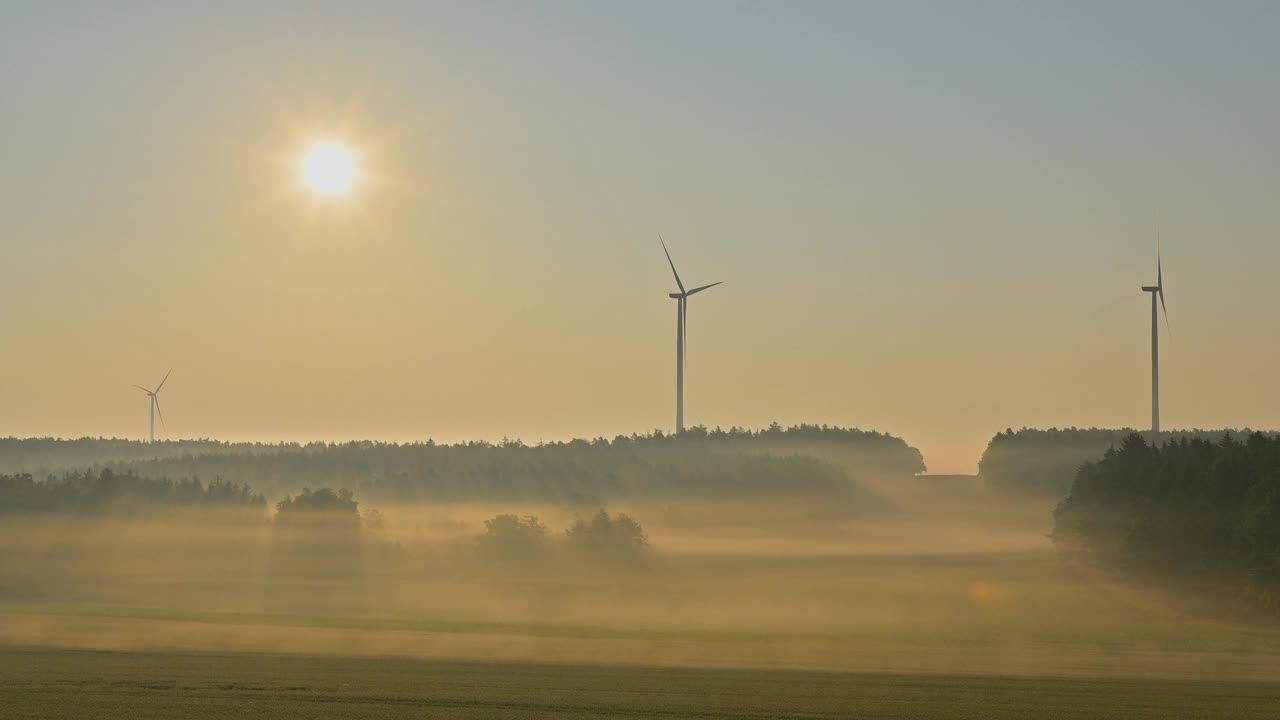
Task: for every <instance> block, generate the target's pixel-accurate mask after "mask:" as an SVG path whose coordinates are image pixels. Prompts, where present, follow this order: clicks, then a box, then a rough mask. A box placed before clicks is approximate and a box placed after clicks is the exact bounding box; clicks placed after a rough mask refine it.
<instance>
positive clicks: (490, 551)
mask: <svg viewBox="0 0 1280 720" xmlns="http://www.w3.org/2000/svg"><path fill="white" fill-rule="evenodd" d="M484 525H485V530H484V534H482V535H481V536H480V537H479V538H478V546H477V547H478V549H479V551H480V557H481V559H483V560H485V561H487V562H490V563H495V564H496V565H497V566H498V567H510V568H517V569H524V570H534V571H545V570H546V569H547V567H548V565H550V564H551V563H554V562H557V561H558V562H560V563H561V564H562V566H563V565H565V564H571V565H574V566H578V567H582V568H584V569H592V570H598V569H628V568H633V567H635V565H636V564H637V563H638V562H639V561H641V560H643V559H644V558H645V557H646V556H647V552H648V549H649V539H648V537H647V536H646V535H645V532H644V528H642V527H641V526H640V523H639V522H636V520H635V519H633V518H632V517H630V516H629V515H626V514H623V513H620V514H617V515H610V514H609V512H608V511H606V510H604V509H600V510H597V511H596V512H595V513H594V514H592V515H591V517H590V518H583V517H581V516H579V517H577V518H576V519H575V520H574V522H573V524H572V525H570V526H569V527H568V528H567V529H566V530H565V531H564V532H563V533H561V534H559V535H555V534H553V533H552V532H551V531H550V529H548V528H547V526H546V525H543V524H542V523H541V522H540V521H539V520H538V518H537V517H535V516H532V515H526V516H524V517H520V516H517V515H497V516H494V517H493V518H490V519H489V520H486V521H485V523H484Z"/></svg>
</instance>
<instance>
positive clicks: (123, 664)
mask: <svg viewBox="0 0 1280 720" xmlns="http://www.w3.org/2000/svg"><path fill="white" fill-rule="evenodd" d="M0 687H3V693H2V694H0V717H4V718H49V719H53V718H76V719H77V720H78V719H80V718H93V717H128V718H137V719H144V718H166V719H167V718H177V717H182V718H317V719H318V718H520V719H525V718H617V717H626V718H642V717H655V718H837V717H839V718H902V719H904V720H905V719H908V718H910V719H912V720H923V719H926V718H940V719H941V718H994V719H999V718H1029V717H1035V718H1111V717H1116V718H1162V719H1166V720H1171V719H1175V718H1274V717H1275V716H1276V708H1278V707H1280V684H1271V683H1248V682H1225V681H1219V682H1206V681H1179V682H1174V681H1157V680H1114V679H1090V678H1037V677H1020V678H1014V677H990V676H956V675H930V674H920V675H903V674H872V673H853V674H840V673H814V672H794V671H763V670H690V669H676V668H639V667H626V666H613V667H602V666H577V665H548V664H531V663H520V664H510V663H485V662H475V663H473V662H456V661H452V662H444V661H421V660H400V659H383V658H318V657H301V656H280V655H259V654H247V655H242V654H209V653H199V654H179V653H128V654H126V653H115V652H95V651H79V650H61V651H60V650H22V649H8V650H3V651H0Z"/></svg>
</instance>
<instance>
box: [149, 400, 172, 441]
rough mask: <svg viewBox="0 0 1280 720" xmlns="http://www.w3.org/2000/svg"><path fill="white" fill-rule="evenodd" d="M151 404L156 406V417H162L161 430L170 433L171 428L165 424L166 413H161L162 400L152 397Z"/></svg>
mask: <svg viewBox="0 0 1280 720" xmlns="http://www.w3.org/2000/svg"><path fill="white" fill-rule="evenodd" d="M151 402H153V403H155V404H156V415H159V416H160V429H161V430H163V431H164V432H166V433H168V432H169V428H167V427H165V424H164V413H162V412H160V398H159V397H158V396H156V395H152V396H151Z"/></svg>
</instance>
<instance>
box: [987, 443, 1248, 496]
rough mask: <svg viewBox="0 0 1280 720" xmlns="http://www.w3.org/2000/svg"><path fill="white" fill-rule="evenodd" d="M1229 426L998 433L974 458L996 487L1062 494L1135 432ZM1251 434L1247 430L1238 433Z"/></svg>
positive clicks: (1027, 491)
mask: <svg viewBox="0 0 1280 720" xmlns="http://www.w3.org/2000/svg"><path fill="white" fill-rule="evenodd" d="M1228 432H1236V431H1231V430H1178V431H1165V432H1159V433H1153V432H1140V431H1137V430H1133V429H1130V428H1121V429H1105V428H1074V427H1072V428H1061V429H1059V428H1050V429H1048V430H1038V429H1033V428H1022V429H1021V430H1017V431H1015V430H1006V431H1004V432H1002V433H997V434H996V436H995V437H993V438H992V439H991V441H990V442H989V443H988V444H987V448H986V450H985V451H984V452H983V453H982V459H981V460H980V461H979V462H978V474H979V475H980V476H981V477H982V479H983V480H984V481H985V482H986V483H987V485H988V486H989V487H991V488H993V489H995V490H999V491H1001V492H1007V493H1012V494H1022V495H1045V496H1050V497H1055V498H1061V497H1064V496H1065V495H1066V494H1067V491H1068V490H1070V488H1071V483H1072V481H1073V480H1074V479H1075V477H1076V471H1077V470H1079V469H1080V466H1081V465H1082V464H1084V463H1085V462H1088V461H1091V460H1097V459H1099V458H1101V457H1102V454H1103V453H1105V452H1106V451H1107V450H1108V449H1109V448H1114V447H1117V446H1118V445H1119V444H1120V443H1121V442H1122V441H1123V440H1124V439H1125V438H1126V437H1128V436H1130V435H1135V434H1136V435H1139V436H1140V437H1142V438H1143V439H1144V440H1145V441H1146V442H1148V443H1151V444H1161V443H1167V442H1171V441H1180V440H1183V439H1188V440H1189V439H1199V440H1216V439H1218V438H1220V437H1222V436H1223V435H1224V434H1225V433H1228ZM1241 432H1243V434H1246V435H1247V434H1249V431H1248V430H1244V431H1241Z"/></svg>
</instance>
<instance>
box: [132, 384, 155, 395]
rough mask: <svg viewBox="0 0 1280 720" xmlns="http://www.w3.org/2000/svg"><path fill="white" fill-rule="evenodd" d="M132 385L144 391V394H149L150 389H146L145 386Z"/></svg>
mask: <svg viewBox="0 0 1280 720" xmlns="http://www.w3.org/2000/svg"><path fill="white" fill-rule="evenodd" d="M134 387H136V388H138V389H139V390H141V391H142V392H144V393H146V394H148V395H150V394H151V391H150V390H148V389H146V388H144V387H142V386H141V385H134Z"/></svg>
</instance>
